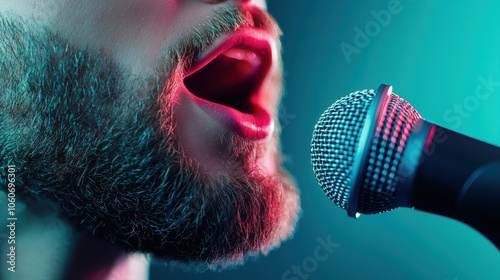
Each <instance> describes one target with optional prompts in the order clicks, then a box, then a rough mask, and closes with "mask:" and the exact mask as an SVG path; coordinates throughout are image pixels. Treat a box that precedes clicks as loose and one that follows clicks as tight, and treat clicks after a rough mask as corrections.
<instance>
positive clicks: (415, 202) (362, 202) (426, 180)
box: [311, 85, 500, 249]
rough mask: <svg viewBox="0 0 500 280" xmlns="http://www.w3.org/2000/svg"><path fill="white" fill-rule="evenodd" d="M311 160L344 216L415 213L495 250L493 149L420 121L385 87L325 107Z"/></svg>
mask: <svg viewBox="0 0 500 280" xmlns="http://www.w3.org/2000/svg"><path fill="white" fill-rule="evenodd" d="M311 161H312V166H313V170H314V173H315V175H316V178H317V180H318V183H319V185H321V187H322V188H323V191H324V192H325V194H326V195H327V196H328V198H330V199H331V200H332V201H333V202H334V203H335V204H336V205H338V206H339V207H341V208H343V209H346V210H347V214H348V215H349V216H351V217H356V218H357V217H359V216H360V215H361V214H378V213H382V212H387V211H390V210H393V209H395V208H398V207H409V208H414V209H417V210H421V211H425V212H429V213H433V214H438V215H442V216H446V217H449V218H453V219H455V220H458V221H461V222H463V223H466V224H468V225H469V226H472V227H473V228H475V229H476V230H477V231H479V232H480V233H482V234H483V235H484V236H486V237H487V238H488V239H489V240H491V241H492V242H493V244H495V246H496V247H497V248H498V249H500V148H498V147H496V146H493V145H490V144H487V143H484V142H481V141H479V140H476V139H473V138H470V137H467V136H465V135H462V134H459V133H457V132H454V131H451V130H448V129H446V128H444V127H441V126H438V125H436V124H433V123H430V122H427V121H425V120H424V119H423V118H422V117H421V116H420V114H419V113H418V112H417V111H416V110H415V108H413V107H412V106H411V105H410V104H409V103H408V102H407V101H405V100H403V99H402V98H400V97H399V96H397V95H396V94H394V93H392V87H391V86H388V85H381V86H380V87H379V88H378V90H377V91H374V90H363V91H357V92H353V93H351V94H349V95H347V96H345V97H343V98H341V99H340V100H338V101H336V102H335V103H334V104H333V105H332V106H330V107H329V108H328V109H327V110H326V111H325V112H324V113H323V114H322V115H321V117H320V119H319V121H318V123H317V124H316V126H315V128H314V132H313V137H312V141H311Z"/></svg>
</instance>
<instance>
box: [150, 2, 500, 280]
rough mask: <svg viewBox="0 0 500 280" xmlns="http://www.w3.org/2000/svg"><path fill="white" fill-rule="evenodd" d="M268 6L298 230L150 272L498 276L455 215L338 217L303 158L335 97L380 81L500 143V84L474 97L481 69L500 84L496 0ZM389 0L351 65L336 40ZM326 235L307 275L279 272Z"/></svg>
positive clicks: (447, 279) (247, 277) (494, 262)
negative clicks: (272, 242) (242, 256)
mask: <svg viewBox="0 0 500 280" xmlns="http://www.w3.org/2000/svg"><path fill="white" fill-rule="evenodd" d="M268 2H269V3H268V6H269V10H270V12H271V14H273V15H274V16H275V17H276V18H277V20H278V22H279V23H280V25H281V27H282V29H283V31H284V34H285V35H284V37H283V47H284V60H285V67H286V88H287V90H286V91H287V95H286V97H285V102H284V106H283V116H282V120H281V121H282V123H283V127H284V130H283V144H284V150H285V153H286V155H287V156H288V157H289V159H290V160H289V162H288V163H287V165H288V168H289V169H290V170H291V172H292V173H293V174H294V175H295V177H296V178H297V181H298V183H299V186H300V188H301V191H302V206H303V211H304V212H303V217H302V219H301V221H300V224H299V226H298V228H297V232H296V234H295V237H294V238H293V239H292V240H290V241H287V242H285V243H284V244H283V245H282V246H281V248H279V249H278V250H275V251H273V252H271V253H270V254H269V255H268V256H267V257H261V258H259V259H258V260H257V261H251V262H249V263H248V264H246V265H245V266H242V267H240V268H238V269H236V270H230V271H224V272H220V273H218V272H210V271H208V272H205V273H190V272H180V271H169V270H167V269H166V268H164V267H162V266H161V265H160V264H155V265H153V267H152V269H151V279H153V280H156V279H193V280H195V279H204V280H211V279H217V280H219V279H220V280H226V279H227V280H229V279H231V280H233V279H237V280H255V279H261V280H264V279H266V280H267V279H276V280H279V279H290V280H298V279H321V280H323V279H339V280H344V279H354V280H364V279H370V280H372V279H383V280H401V279H435V280H459V279H460V280H462V279H481V280H489V279H491V280H498V279H500V254H499V251H498V250H497V249H496V248H495V247H494V246H493V245H492V244H491V243H490V242H489V241H488V240H487V239H485V238H484V237H482V236H481V235H480V234H479V233H477V232H476V231H475V230H473V229H471V228H469V227H468V226H465V225H463V224H461V223H459V222H456V221H453V220H450V219H446V218H443V217H438V216H434V215H431V214H426V213H422V212H418V211H415V210H411V209H397V210H395V211H392V212H389V213H386V214H381V215H374V216H362V217H361V218H360V219H357V220H356V219H352V218H349V217H347V214H346V212H345V211H344V210H342V209H340V208H338V207H337V206H335V205H334V204H333V203H332V202H330V200H329V199H327V198H326V196H325V195H324V193H323V191H322V190H321V188H320V187H319V186H318V184H317V182H316V179H315V178H314V174H313V173H312V170H311V167H310V155H309V149H310V148H309V145H310V140H311V133H312V130H313V127H314V124H315V123H316V121H317V119H318V118H319V116H320V114H321V113H322V112H323V111H324V110H325V109H326V108H327V107H328V106H330V104H331V103H333V102H334V101H335V100H337V99H339V98H340V97H342V96H344V95H346V94H348V93H350V92H352V91H356V90H361V89H365V88H373V89H376V88H377V87H378V86H379V84H381V83H387V84H391V85H393V87H394V91H395V92H396V93H397V94H398V95H400V96H401V97H403V98H404V99H406V100H408V101H409V102H410V103H411V104H412V105H413V106H414V107H415V108H417V109H418V110H419V112H420V114H421V115H422V116H424V118H426V119H427V120H429V121H431V122H434V123H437V124H439V125H442V126H444V127H447V128H452V129H454V130H456V131H458V132H461V133H463V134H466V135H469V136H472V137H475V138H478V139H481V140H483V141H486V142H489V143H492V144H495V145H500V110H499V109H500V87H493V88H491V92H490V96H489V97H488V98H487V99H486V100H481V101H479V102H474V101H477V99H474V92H475V89H476V87H477V86H479V85H481V82H480V80H479V77H484V78H485V79H488V77H489V76H491V79H492V80H493V81H495V82H500V2H499V1H465V0H464V1H439V2H438V1H435V0H434V1H433V0H426V1H418V0H413V1H411V0H400V1H394V0H378V1H353V0H320V1H303V0H302V1H299V0H278V1H273V0H268ZM391 2H396V3H397V2H399V3H400V4H399V6H398V10H400V12H399V13H398V14H392V16H391V19H390V21H388V23H387V24H386V26H385V27H384V26H380V25H379V26H380V30H378V32H377V30H376V29H373V30H372V35H373V37H370V41H369V42H368V43H366V44H365V45H366V46H364V47H363V48H359V50H360V52H359V53H354V54H352V55H351V56H350V62H349V61H348V59H347V58H346V56H345V55H344V54H343V53H342V51H341V49H340V44H341V43H342V42H345V43H347V44H350V45H353V46H355V44H354V37H355V31H354V28H355V27H358V28H360V29H361V30H364V29H365V27H366V26H367V25H368V26H370V24H371V23H370V22H371V21H374V17H373V16H372V15H371V11H372V10H373V11H375V12H379V11H381V10H388V8H387V7H388V4H389V3H391ZM483 93H486V92H483ZM455 104H457V105H459V104H462V105H464V106H465V107H464V108H466V111H467V116H465V115H464V116H461V117H458V118H457V116H459V115H457V114H453V113H452V114H450V115H449V116H448V117H451V116H452V115H453V116H454V117H455V119H453V120H452V119H449V118H447V117H446V113H447V112H448V113H449V112H450V111H449V110H453V106H454V105H455ZM466 148H467V147H464V149H466ZM450 175H451V176H452V174H450ZM499 203H500V201H499ZM499 222H500V217H499ZM328 236H330V238H331V240H332V241H333V242H334V243H338V244H339V245H340V247H339V248H337V249H335V251H334V252H333V253H332V254H330V255H329V257H328V259H326V260H325V261H322V262H317V264H318V265H317V268H315V269H314V270H313V269H310V270H309V271H311V272H309V273H307V278H305V277H303V278H300V277H298V276H297V275H295V276H293V275H290V276H289V277H288V278H283V275H284V273H285V272H286V271H287V270H290V269H291V267H292V266H293V265H298V266H301V265H302V263H303V262H304V260H308V261H311V259H308V258H310V257H313V256H314V250H315V248H316V247H317V246H319V243H318V241H317V238H322V239H324V240H326V239H327V237H328ZM322 253H324V252H322ZM306 263H307V261H306ZM306 265H309V268H314V267H311V263H308V264H306ZM293 277H296V278H293Z"/></svg>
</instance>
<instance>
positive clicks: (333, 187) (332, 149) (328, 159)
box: [311, 90, 375, 209]
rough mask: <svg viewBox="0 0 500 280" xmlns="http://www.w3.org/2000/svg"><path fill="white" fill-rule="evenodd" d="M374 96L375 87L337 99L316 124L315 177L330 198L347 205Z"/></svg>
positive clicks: (341, 205) (312, 159) (312, 154)
mask: <svg viewBox="0 0 500 280" xmlns="http://www.w3.org/2000/svg"><path fill="white" fill-rule="evenodd" d="M374 96H375V91H374V90H363V91H356V92H353V93H351V94H349V95H347V96H345V97H343V98H341V99H340V100H337V101H336V102H335V103H333V105H332V106H330V108H328V109H327V110H326V111H325V112H324V113H323V115H321V117H320V119H319V121H318V123H317V124H316V127H315V128H314V133H313V138H312V142H311V161H312V166H313V170H314V173H315V174H316V179H317V180H318V183H319V184H320V185H321V187H322V188H323V191H324V192H325V193H326V195H327V196H328V198H330V199H331V200H332V201H333V202H334V203H335V204H337V205H338V206H340V207H341V208H344V209H346V208H347V201H348V198H349V183H350V181H351V173H352V165H353V163H354V155H355V154H356V148H357V145H358V139H359V136H360V134H361V130H362V129H363V125H364V123H365V118H366V114H367V113H368V109H369V108H370V104H371V101H372V99H373V97H374Z"/></svg>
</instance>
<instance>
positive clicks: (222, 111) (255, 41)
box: [185, 27, 277, 139]
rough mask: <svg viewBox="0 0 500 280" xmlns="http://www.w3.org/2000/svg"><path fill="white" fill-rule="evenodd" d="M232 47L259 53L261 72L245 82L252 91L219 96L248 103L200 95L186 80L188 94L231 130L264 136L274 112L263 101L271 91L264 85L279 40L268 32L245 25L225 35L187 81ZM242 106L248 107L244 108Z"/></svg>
mask: <svg viewBox="0 0 500 280" xmlns="http://www.w3.org/2000/svg"><path fill="white" fill-rule="evenodd" d="M231 49H244V50H250V51H252V52H254V53H256V54H258V55H259V57H260V59H261V66H260V68H259V70H258V74H256V75H258V77H257V78H252V79H251V80H250V81H246V82H247V83H245V85H246V86H248V82H251V83H252V85H251V88H252V89H251V91H250V92H247V93H245V94H243V95H246V96H240V95H238V94H241V92H236V93H234V95H233V94H226V95H227V96H223V97H220V96H219V97H217V98H219V99H218V100H224V99H225V98H230V99H231V98H232V99H234V98H235V96H236V98H241V99H244V100H238V101H237V103H241V102H245V103H248V104H245V105H241V104H240V105H239V106H240V107H238V106H236V105H234V104H235V103H234V101H233V103H229V104H224V102H218V100H213V98H211V97H210V96H209V95H206V94H201V96H200V94H196V93H194V92H191V90H190V89H189V87H188V86H187V85H188V84H187V83H186V87H187V88H188V90H189V91H188V92H189V93H190V94H189V95H190V97H191V98H192V99H193V100H194V101H195V102H196V103H197V104H198V105H199V106H200V107H201V108H202V109H204V110H206V111H208V112H209V113H210V114H211V115H213V116H214V117H215V118H216V119H219V121H220V122H222V123H223V124H224V125H226V126H229V129H230V130H233V131H236V132H237V133H238V134H240V135H242V136H243V137H245V138H249V139H250V138H251V139H262V138H265V137H267V136H268V135H269V134H270V133H271V132H272V130H273V128H274V123H273V120H272V117H271V113H270V112H269V111H270V109H271V108H266V107H267V106H268V105H267V104H264V103H265V100H266V98H264V97H265V95H267V94H270V93H269V92H268V91H266V88H265V84H266V81H267V80H268V79H267V78H268V77H269V76H270V75H269V73H270V71H271V70H272V68H273V66H274V65H276V60H277V47H276V41H275V39H274V38H273V37H272V35H271V34H270V33H269V32H267V31H266V30H264V29H260V28H255V27H245V28H241V29H238V30H236V31H234V32H232V33H229V34H227V35H225V36H222V37H221V38H219V39H217V40H216V41H215V42H214V43H213V44H212V45H211V46H209V47H208V48H207V49H206V50H205V51H203V52H202V53H200V54H199V55H198V57H197V58H196V59H195V60H194V62H193V64H192V65H191V67H190V69H189V70H188V71H187V74H186V77H185V81H187V80H188V79H189V77H193V75H194V74H196V73H198V72H199V71H200V70H202V69H204V68H205V67H206V66H207V65H209V64H210V63H211V62H213V61H214V60H216V58H218V57H219V56H220V55H221V54H223V53H225V52H226V51H228V50H231ZM194 77H196V76H194ZM198 82H199V81H195V82H194V83H193V84H198ZM248 87H250V86H248ZM201 91H203V85H202V86H201ZM241 106H244V107H245V108H248V109H247V110H245V109H242V107H241Z"/></svg>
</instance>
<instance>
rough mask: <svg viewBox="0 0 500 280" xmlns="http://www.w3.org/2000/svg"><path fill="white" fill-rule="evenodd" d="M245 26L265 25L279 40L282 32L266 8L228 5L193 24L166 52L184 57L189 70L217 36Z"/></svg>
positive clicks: (182, 58)
mask: <svg viewBox="0 0 500 280" xmlns="http://www.w3.org/2000/svg"><path fill="white" fill-rule="evenodd" d="M243 27H254V28H259V29H263V30H265V31H267V32H269V33H270V34H271V35H272V36H273V37H274V38H275V40H276V42H277V43H279V37H280V36H281V35H282V31H281V29H280V27H279V26H278V24H277V22H276V20H275V19H274V18H273V17H272V16H271V15H270V14H269V13H268V12H267V11H265V10H262V9H260V8H258V7H253V6H250V7H246V6H245V7H240V6H236V5H227V6H224V7H221V8H220V10H218V11H216V12H215V14H214V15H213V16H212V17H211V18H210V19H209V20H208V21H207V22H205V23H204V24H202V25H201V26H200V27H196V28H193V29H192V30H191V32H190V33H188V34H187V35H186V36H185V37H184V38H183V39H181V40H180V41H179V42H178V43H177V44H176V45H174V47H172V48H170V49H169V50H167V51H166V52H165V53H166V56H167V57H170V58H172V57H175V58H177V59H175V60H176V61H175V62H179V61H184V62H185V64H184V65H185V69H184V70H187V69H188V68H189V66H190V64H191V63H192V62H193V60H194V59H195V58H196V57H197V56H198V55H199V54H200V53H201V52H203V51H204V50H205V49H206V48H207V47H209V46H210V45H212V44H213V43H214V41H215V40H217V38H219V37H221V36H222V35H224V34H226V33H229V32H233V31H236V30H238V29H240V28H243ZM172 62H174V61H172Z"/></svg>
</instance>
